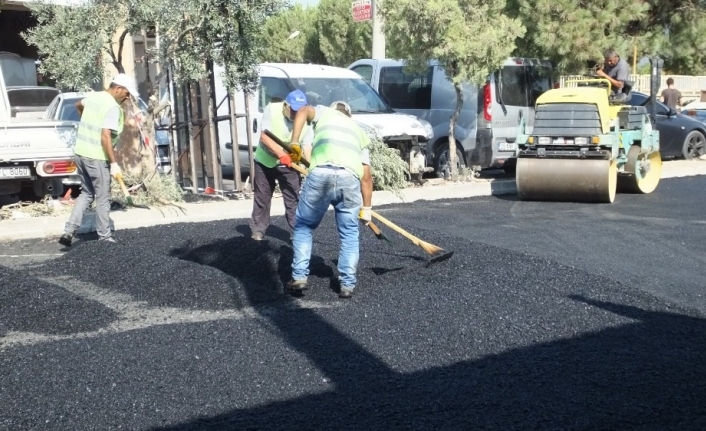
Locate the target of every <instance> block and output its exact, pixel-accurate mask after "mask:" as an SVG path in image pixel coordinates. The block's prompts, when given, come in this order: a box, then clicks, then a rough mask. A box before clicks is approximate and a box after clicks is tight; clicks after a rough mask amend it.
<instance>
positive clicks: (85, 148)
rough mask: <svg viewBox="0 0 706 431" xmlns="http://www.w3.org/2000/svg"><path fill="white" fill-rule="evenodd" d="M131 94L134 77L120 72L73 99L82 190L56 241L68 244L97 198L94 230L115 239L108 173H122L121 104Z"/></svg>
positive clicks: (101, 236) (134, 88)
mask: <svg viewBox="0 0 706 431" xmlns="http://www.w3.org/2000/svg"><path fill="white" fill-rule="evenodd" d="M130 96H133V97H134V98H138V97H139V94H138V92H137V86H136V85H135V80H134V79H133V78H132V77H130V76H128V75H126V74H124V73H120V74H118V75H116V76H115V78H113V80H112V81H111V83H110V86H109V87H108V89H107V90H105V91H100V92H95V93H90V94H88V96H86V97H85V98H84V99H81V100H80V101H78V102H77V103H76V109H77V110H78V112H79V115H80V116H81V122H80V123H79V126H78V132H77V135H76V145H75V146H74V153H75V157H74V159H75V161H76V170H77V173H78V175H79V176H80V177H81V193H80V195H79V197H78V199H76V203H75V205H74V208H73V211H71V216H70V217H69V221H68V222H67V223H66V225H65V227H64V234H63V235H62V236H61V238H59V244H61V245H63V246H65V247H70V246H71V241H72V238H73V236H74V234H75V233H76V231H77V230H78V228H79V226H81V221H82V220H83V214H84V213H85V212H86V209H88V207H89V206H90V205H91V203H92V202H93V201H94V200H95V201H96V232H97V233H98V238H99V240H101V241H106V242H112V243H114V242H116V240H115V238H113V233H112V232H111V229H110V177H111V176H113V177H117V176H118V175H122V171H121V169H120V166H119V165H118V163H117V162H116V160H115V153H114V151H113V147H114V146H115V145H116V144H117V142H118V138H119V136H120V133H121V132H122V131H123V123H124V121H125V119H124V115H123V110H122V108H121V107H120V105H121V104H122V103H123V102H124V101H125V100H126V99H127V98H128V97H130Z"/></svg>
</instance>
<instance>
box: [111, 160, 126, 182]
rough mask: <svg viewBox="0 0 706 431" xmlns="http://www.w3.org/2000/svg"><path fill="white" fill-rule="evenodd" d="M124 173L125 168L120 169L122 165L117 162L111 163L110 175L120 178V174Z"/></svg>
mask: <svg viewBox="0 0 706 431" xmlns="http://www.w3.org/2000/svg"><path fill="white" fill-rule="evenodd" d="M122 175H123V170H122V169H120V165H118V164H117V163H115V162H113V163H111V164H110V176H111V177H113V178H116V179H117V178H118V176H122Z"/></svg>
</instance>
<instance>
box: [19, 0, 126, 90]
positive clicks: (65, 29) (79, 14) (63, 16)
mask: <svg viewBox="0 0 706 431" xmlns="http://www.w3.org/2000/svg"><path fill="white" fill-rule="evenodd" d="M28 5H29V7H30V8H31V10H32V12H33V14H34V16H35V17H36V19H37V26H36V27H34V28H32V29H30V30H29V31H27V32H26V33H24V34H23V35H22V36H23V37H24V38H25V40H26V41H27V43H29V44H31V45H35V46H37V48H38V50H39V53H40V56H41V57H42V64H41V66H40V68H39V71H40V72H42V73H49V74H51V75H52V76H53V77H54V78H55V79H56V80H57V85H58V86H59V87H60V88H61V89H63V90H68V89H76V90H88V89H90V88H91V87H92V85H93V84H95V83H97V82H101V81H102V80H103V74H104V71H105V69H106V66H107V65H108V64H109V62H108V61H107V57H106V56H105V55H104V54H105V53H107V52H108V50H110V49H111V41H112V39H113V36H114V35H115V32H116V29H117V26H119V25H120V24H121V23H122V20H121V19H120V16H121V14H120V10H121V9H120V8H109V7H105V6H103V5H96V4H91V5H90V6H87V7H74V8H66V7H62V6H56V5H52V4H48V3H39V2H37V3H35V2H32V3H28Z"/></svg>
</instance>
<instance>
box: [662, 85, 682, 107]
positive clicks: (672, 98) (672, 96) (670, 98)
mask: <svg viewBox="0 0 706 431" xmlns="http://www.w3.org/2000/svg"><path fill="white" fill-rule="evenodd" d="M662 102H664V104H665V105H667V106H669V107H670V108H674V109H677V105H681V93H680V92H679V90H677V89H676V88H674V79H672V78H668V79H667V88H666V89H665V90H664V91H662Z"/></svg>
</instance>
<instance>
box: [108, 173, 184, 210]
mask: <svg viewBox="0 0 706 431" xmlns="http://www.w3.org/2000/svg"><path fill="white" fill-rule="evenodd" d="M124 181H125V184H126V185H127V187H128V188H130V187H131V185H132V184H137V185H140V184H141V185H142V186H140V187H137V190H135V191H133V192H131V193H130V196H131V197H132V201H133V203H135V204H137V205H148V206H160V205H168V204H172V203H174V202H182V201H183V200H184V191H183V190H182V189H181V187H180V186H179V184H177V183H176V181H174V178H173V177H172V176H171V175H163V174H155V175H141V176H131V175H130V174H125V176H124ZM110 195H111V199H112V200H113V201H115V202H119V203H121V204H123V205H125V204H126V202H125V196H124V195H123V192H122V190H121V189H120V183H118V182H117V181H111V182H110Z"/></svg>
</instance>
